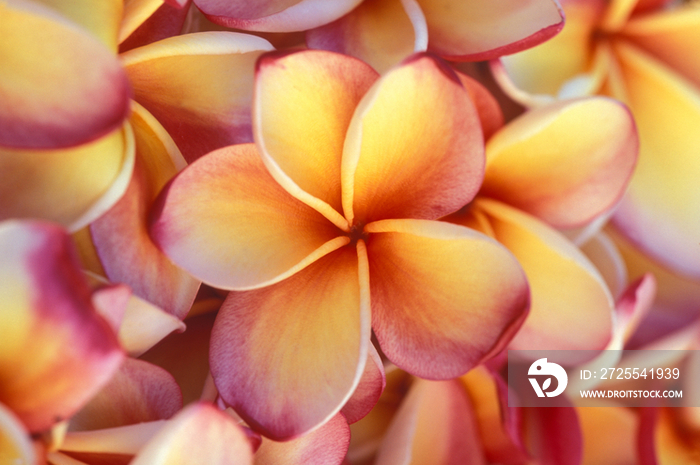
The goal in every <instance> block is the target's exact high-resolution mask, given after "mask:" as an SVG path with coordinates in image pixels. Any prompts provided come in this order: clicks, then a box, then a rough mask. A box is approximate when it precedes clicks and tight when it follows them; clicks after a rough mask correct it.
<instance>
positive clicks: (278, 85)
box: [253, 51, 377, 212]
mask: <svg viewBox="0 0 700 465" xmlns="http://www.w3.org/2000/svg"><path fill="white" fill-rule="evenodd" d="M376 78H377V73H376V72H375V71H373V70H372V69H371V68H370V67H369V66H367V65H366V64H364V63H362V62H361V61H359V60H356V59H353V58H350V57H347V56H343V55H339V54H335V53H327V52H319V51H307V52H301V53H293V54H270V55H266V56H265V57H263V58H262V59H261V60H260V61H259V62H258V66H257V76H256V81H255V97H254V108H253V113H254V115H253V119H254V124H255V138H256V142H257V144H258V147H259V148H260V150H261V154H262V155H263V160H264V161H265V164H266V165H267V167H268V169H269V170H270V172H271V173H272V175H273V177H275V179H277V180H278V182H279V183H280V184H281V185H282V186H285V187H287V186H286V183H285V180H286V178H289V179H288V180H287V182H289V183H293V187H294V188H295V189H294V190H293V189H290V188H288V190H289V191H290V193H292V195H294V193H295V190H298V189H299V188H301V189H302V190H303V191H304V192H306V193H308V194H310V195H311V196H314V197H316V198H317V199H320V200H322V201H323V202H325V203H327V204H329V205H330V206H331V207H333V208H334V209H335V210H336V211H337V212H340V211H341V208H342V207H341V202H340V163H341V156H342V154H343V143H344V141H345V133H346V132H347V130H348V125H349V124H350V119H351V118H352V115H353V112H354V111H355V107H356V106H357V104H358V103H359V102H360V99H361V98H362V96H363V95H364V94H365V93H366V92H367V90H368V89H369V87H370V86H371V85H372V83H373V82H374V81H375V80H376ZM300 200H301V201H302V202H304V198H301V197H300ZM305 203H306V202H305Z"/></svg>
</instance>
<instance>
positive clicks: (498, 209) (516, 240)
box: [473, 198, 614, 350]
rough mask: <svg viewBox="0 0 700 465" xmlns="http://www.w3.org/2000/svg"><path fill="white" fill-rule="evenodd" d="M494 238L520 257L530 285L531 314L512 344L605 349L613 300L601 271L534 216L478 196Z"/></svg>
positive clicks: (539, 347)
mask: <svg viewBox="0 0 700 465" xmlns="http://www.w3.org/2000/svg"><path fill="white" fill-rule="evenodd" d="M477 202H478V203H477V204H476V205H475V206H474V207H473V208H478V209H481V210H482V211H483V212H484V213H486V214H487V215H488V217H489V219H490V223H491V227H492V228H493V231H494V234H495V238H496V240H498V242H500V243H501V244H503V245H504V246H505V247H507V248H508V249H509V250H510V251H511V252H512V253H513V255H515V257H516V258H517V259H518V261H519V262H520V264H521V265H522V267H523V269H524V270H525V274H526V275H527V281H528V283H529V284H530V289H531V293H532V306H531V307H530V315H529V316H528V318H527V320H525V324H524V325H523V327H522V328H521V329H520V331H519V332H518V334H517V335H516V336H515V338H514V339H513V341H512V342H511V344H510V347H511V348H513V349H520V350H522V349H530V350H536V349H548V350H550V349H551V350H573V349H588V350H595V349H602V348H604V347H605V346H606V345H607V343H608V341H609V340H610V338H611V336H612V319H613V317H612V315H613V305H614V304H613V299H612V296H611V295H610V291H609V290H608V288H607V286H606V285H605V281H604V280H603V278H602V277H601V276H600V274H599V272H598V270H596V269H595V267H594V266H593V265H592V264H591V263H590V262H589V261H588V259H587V258H586V257H585V256H584V255H583V254H582V253H581V252H580V251H579V250H578V249H577V248H576V247H575V246H574V245H573V244H571V243H570V242H569V241H568V240H567V239H566V238H564V237H563V236H562V235H561V234H560V233H558V232H557V231H556V230H554V229H551V228H550V227H548V226H547V225H545V224H544V223H542V222H540V221H538V220H537V219H536V218H534V217H532V216H529V215H527V214H526V213H523V212H520V211H518V210H516V209H514V208H512V207H509V206H507V205H505V204H502V203H499V202H496V201H493V200H489V199H485V198H480V199H478V201H477Z"/></svg>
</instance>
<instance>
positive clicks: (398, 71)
mask: <svg viewBox="0 0 700 465" xmlns="http://www.w3.org/2000/svg"><path fill="white" fill-rule="evenodd" d="M482 137H483V136H482V132H481V126H480V124H479V119H478V115H477V113H476V110H475V108H474V104H473V103H472V101H471V99H470V97H469V93H467V92H466V91H465V90H464V88H463V87H462V85H461V84H460V82H459V79H458V78H457V76H456V75H455V74H454V72H453V71H452V70H451V69H450V68H448V67H447V65H446V64H445V63H444V62H443V61H442V60H440V59H436V58H432V57H430V56H429V55H426V54H417V55H414V56H413V57H411V58H409V59H408V60H407V61H405V62H404V63H403V65H402V66H400V67H398V68H395V69H393V70H392V71H390V72H389V73H388V74H386V75H384V76H383V77H382V78H381V79H380V80H379V81H377V83H376V84H375V85H374V86H373V87H372V89H371V90H370V91H369V92H368V93H367V95H365V97H364V98H363V99H362V102H361V103H360V105H359V106H358V108H357V110H356V111H355V115H354V116H353V119H352V122H351V123H350V128H349V129H348V134H347V140H346V141H345V147H344V150H343V161H342V181H341V182H342V186H343V210H344V212H345V217H346V218H347V220H348V222H349V223H351V224H352V223H353V221H354V222H355V223H356V224H362V223H365V222H369V221H375V220H381V219H387V218H421V219H437V218H440V217H441V216H444V215H447V214H450V213H452V212H454V211H456V210H458V209H459V208H460V207H462V206H464V205H466V204H467V203H469V201H470V200H471V199H472V198H473V197H474V195H475V194H476V192H477V191H478V189H479V186H480V184H481V180H482V176H483V167H484V155H483V138H482Z"/></svg>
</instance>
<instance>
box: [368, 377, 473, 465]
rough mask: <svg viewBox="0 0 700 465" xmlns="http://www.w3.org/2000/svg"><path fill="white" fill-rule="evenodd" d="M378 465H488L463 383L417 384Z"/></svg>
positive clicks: (378, 456) (405, 404) (415, 382)
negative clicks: (467, 464)
mask: <svg viewBox="0 0 700 465" xmlns="http://www.w3.org/2000/svg"><path fill="white" fill-rule="evenodd" d="M375 463H376V464H377V465H398V464H402V465H403V464H405V465H408V464H410V465H458V464H466V463H469V464H474V465H483V464H486V460H485V458H484V453H483V450H482V448H481V444H480V440H479V433H478V429H477V427H476V424H475V419H474V414H473V411H472V407H471V403H470V401H469V397H468V396H467V393H466V392H465V391H464V388H463V387H462V385H461V383H460V382H459V381H457V380H450V381H425V380H416V381H414V382H413V384H412V386H411V389H410V391H409V392H408V395H407V396H406V398H405V399H404V401H403V403H402V405H401V408H400V409H399V411H398V412H397V414H396V416H395V417H394V420H393V422H392V424H391V426H390V427H389V430H388V431H387V434H386V436H385V438H384V441H383V442H382V446H381V448H380V449H379V453H378V455H377V460H376V462H375Z"/></svg>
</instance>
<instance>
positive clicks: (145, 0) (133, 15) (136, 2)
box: [119, 0, 163, 43]
mask: <svg viewBox="0 0 700 465" xmlns="http://www.w3.org/2000/svg"><path fill="white" fill-rule="evenodd" d="M161 5H163V0H127V1H125V2H124V15H123V17H122V20H121V23H120V28H119V42H120V43H121V42H124V40H125V39H126V38H127V37H129V36H130V35H131V33H133V32H134V31H135V30H136V29H138V28H139V26H141V25H142V24H143V23H145V22H146V20H147V19H148V18H150V17H151V16H152V15H153V13H155V12H156V10H158V8H159V7H160V6H161Z"/></svg>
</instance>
